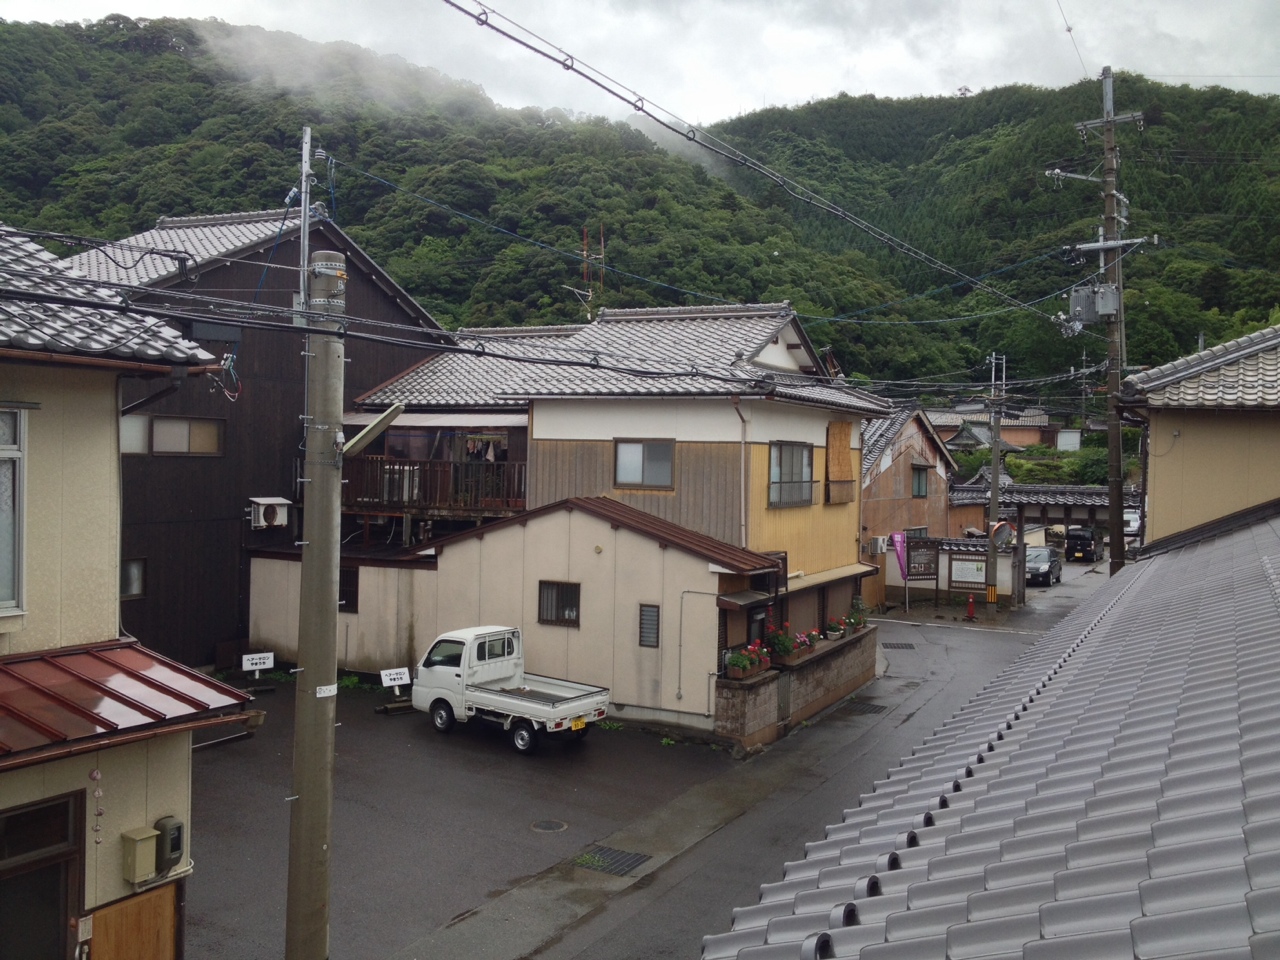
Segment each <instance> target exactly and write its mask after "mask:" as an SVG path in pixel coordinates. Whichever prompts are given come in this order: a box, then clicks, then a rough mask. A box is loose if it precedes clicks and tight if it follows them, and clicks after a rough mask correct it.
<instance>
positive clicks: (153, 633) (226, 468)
mask: <svg viewBox="0 0 1280 960" xmlns="http://www.w3.org/2000/svg"><path fill="white" fill-rule="evenodd" d="M312 249H334V245H333V244H332V243H331V242H330V241H329V239H328V238H326V237H324V236H323V235H322V234H319V233H313V235H312ZM266 259H267V258H266V254H265V253H264V254H258V255H255V256H253V257H251V258H248V259H246V260H244V261H237V262H234V263H231V264H229V265H227V266H223V267H216V268H211V269H208V270H205V271H204V272H202V273H201V274H200V276H199V278H198V279H197V281H196V282H195V283H194V284H178V285H175V287H174V289H181V290H183V291H192V290H194V291H197V292H202V293H208V294H209V295H210V296H216V297H223V298H229V299H237V300H243V301H249V300H253V299H254V296H255V290H257V288H258V283H259V280H261V279H262V276H263V264H264V262H265V261H266ZM272 262H273V263H277V264H286V265H293V264H296V263H297V262H298V243H297V240H296V239H295V240H293V241H291V242H288V243H282V244H281V245H280V247H279V248H278V249H277V250H276V253H275V256H274V257H273V258H272ZM348 268H349V281H348V285H347V312H348V314H349V315H351V316H360V317H365V318H368V319H372V320H380V321H385V322H388V323H396V324H403V325H406V330H405V333H404V334H402V335H401V336H404V337H408V338H415V339H416V338H421V339H422V340H423V341H424V342H425V341H426V339H427V337H426V334H425V332H419V328H418V325H417V320H416V318H414V317H412V316H411V315H410V314H409V313H408V312H407V311H405V310H404V309H402V308H401V307H399V306H397V305H396V304H395V303H394V302H393V301H392V300H391V299H390V298H389V297H388V296H387V295H386V294H385V293H384V292H383V291H382V290H381V289H380V288H379V287H378V286H377V285H376V284H375V283H374V281H373V280H372V279H371V278H370V277H369V276H367V275H366V274H364V273H363V272H362V271H361V270H359V269H358V268H357V267H356V266H355V265H354V263H353V262H352V261H351V260H350V259H348ZM296 289H297V272H296V271H295V270H280V269H270V268H269V269H267V271H266V279H265V280H264V281H263V285H262V289H261V291H260V292H259V293H258V294H257V296H256V302H258V303H263V304H270V305H273V306H285V307H287V306H292V303H293V292H294V290H296ZM148 299H149V301H150V302H152V303H156V302H165V299H166V297H165V291H164V290H158V291H155V292H153V293H152V294H151V295H150V296H149V298H148ZM282 327H283V328H284V329H283V330H282V331H281V332H275V331H272V330H248V329H246V330H244V331H243V335H242V339H241V341H240V343H239V345H238V347H237V348H236V354H237V356H236V369H237V371H238V373H239V376H240V379H241V382H242V384H243V391H242V393H241V395H240V398H239V399H238V400H237V401H235V402H234V403H233V402H231V401H230V400H228V399H227V398H226V397H225V396H224V395H223V393H222V391H221V390H218V389H216V388H213V389H211V387H213V384H212V382H211V381H209V380H207V379H202V380H199V381H193V382H189V383H184V384H183V386H182V388H181V389H180V390H179V391H178V393H176V394H174V395H173V396H171V397H167V398H165V399H164V400H161V401H158V402H156V403H154V404H151V405H150V406H148V407H145V408H143V409H141V410H139V411H138V413H139V414H146V415H153V416H154V415H178V416H192V417H218V418H222V419H225V421H226V433H225V440H224V451H225V454H224V456H221V457H181V456H179V457H173V456H168V457H166V456H143V455H130V456H125V457H124V458H123V461H124V462H123V469H122V481H123V498H124V527H123V531H122V538H123V553H122V555H123V557H124V558H126V559H131V558H139V557H140V558H144V559H145V560H146V561H147V564H146V578H147V582H146V586H145V591H146V593H145V596H143V597H142V598H140V599H136V600H127V601H125V602H123V603H122V604H121V616H122V619H123V623H124V627H125V629H126V630H128V631H129V632H130V633H131V634H133V635H134V636H136V637H138V638H139V639H141V640H142V641H143V642H144V643H146V644H147V645H148V646H149V647H151V648H152V649H154V650H157V651H159V652H160V653H163V654H165V655H166V656H170V657H173V658H175V659H177V660H180V661H182V662H183V663H187V664H191V665H195V666H199V665H203V664H208V663H212V662H213V661H214V648H215V644H217V643H218V642H220V641H224V640H236V639H239V638H241V637H247V636H248V603H249V591H248V572H247V562H246V561H244V560H243V558H242V556H241V547H242V545H245V546H254V547H266V546H274V545H278V544H284V543H292V542H293V540H295V539H297V538H296V537H295V536H294V535H293V532H292V531H290V530H287V529H286V530H265V531H251V530H250V529H249V524H248V521H247V520H246V512H245V511H246V508H247V507H248V501H249V497H263V496H278V497H286V498H288V499H290V500H294V501H295V502H296V500H297V495H296V490H295V485H294V469H295V468H294V459H295V458H296V457H300V456H301V451H300V450H299V444H300V443H301V441H302V429H301V421H300V420H299V419H298V417H299V415H300V414H302V413H303V412H304V399H303V397H304V365H303V360H304V358H303V357H302V356H301V353H302V351H303V349H304V346H303V343H304V340H303V336H302V333H301V330H300V329H298V328H295V327H293V326H292V324H288V323H282ZM188 333H189V331H188ZM201 344H202V346H204V348H205V349H206V350H208V351H209V352H210V353H213V354H214V355H215V356H218V357H221V356H222V355H223V354H224V353H227V352H229V351H230V350H231V349H232V348H233V346H235V345H234V344H233V343H231V342H228V341H218V340H202V341H201ZM346 353H347V356H348V357H349V358H350V360H351V362H350V363H348V364H346V384H345V390H344V397H345V400H346V403H347V405H348V408H349V406H350V404H351V402H352V400H353V399H354V398H355V397H356V396H358V395H359V394H361V393H363V392H365V391H367V390H369V389H371V388H373V387H375V386H377V385H379V384H381V383H383V382H385V381H387V380H389V379H391V378H392V377H393V376H395V375H396V374H398V373H400V372H401V371H403V370H404V369H406V368H408V367H409V366H411V365H412V364H414V363H416V362H417V361H418V360H420V359H421V358H422V357H423V356H424V352H423V350H421V349H417V348H413V347H394V346H386V345H383V344H374V343H368V342H361V341H355V340H349V341H347V349H346ZM163 386H165V381H157V380H145V381H141V380H135V379H125V380H124V381H123V403H125V404H129V403H132V402H133V401H135V400H138V399H141V398H143V397H145V396H148V395H150V394H152V393H155V392H156V391H158V390H160V389H161V388H162V387H163ZM293 519H296V515H294V514H292V512H291V520H293Z"/></svg>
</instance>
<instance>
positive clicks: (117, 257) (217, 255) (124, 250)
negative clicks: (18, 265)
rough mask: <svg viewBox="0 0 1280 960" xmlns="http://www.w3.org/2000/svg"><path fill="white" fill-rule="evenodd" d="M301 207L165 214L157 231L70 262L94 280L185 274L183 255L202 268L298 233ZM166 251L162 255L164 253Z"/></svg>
mask: <svg viewBox="0 0 1280 960" xmlns="http://www.w3.org/2000/svg"><path fill="white" fill-rule="evenodd" d="M301 222H302V221H301V214H300V212H299V211H298V209H297V208H296V207H295V208H292V209H290V210H289V211H285V210H256V211H253V212H250V213H226V214H217V215H214V216H204V217H161V218H160V219H159V220H157V221H156V226H155V228H154V229H152V230H147V231H145V232H143V233H139V234H135V235H134V236H132V237H128V238H126V239H124V240H121V241H119V242H118V243H113V244H111V245H110V247H109V248H97V249H93V250H87V251H85V252H84V253H78V254H76V255H75V256H73V257H68V258H67V260H66V261H65V262H66V263H67V264H69V265H70V266H71V267H72V268H74V269H76V270H79V271H80V272H81V273H83V274H84V275H85V276H87V277H89V278H90V279H91V280H97V281H100V282H105V283H120V284H125V285H128V286H136V287H146V286H151V285H152V284H154V283H157V282H158V281H162V280H167V279H168V278H170V277H175V276H177V275H178V274H179V272H180V269H181V268H180V267H179V261H180V259H181V258H180V257H179V256H177V255H178V254H182V255H185V256H186V257H189V258H190V261H189V262H190V265H191V267H193V268H197V267H199V266H201V265H202V264H208V263H209V262H210V261H212V260H215V259H221V258H224V257H232V256H235V255H236V254H238V253H241V252H243V251H245V250H248V249H251V248H253V247H256V246H259V245H261V244H263V243H268V242H271V241H273V240H275V238H276V237H277V236H279V235H280V232H281V228H282V227H283V230H284V232H285V233H286V234H288V233H289V232H290V231H294V232H296V231H297V229H298V227H299V226H300V224H301ZM161 251H163V253H162V252H161Z"/></svg>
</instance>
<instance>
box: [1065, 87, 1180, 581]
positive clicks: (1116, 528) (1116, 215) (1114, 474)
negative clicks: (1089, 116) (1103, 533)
mask: <svg viewBox="0 0 1280 960" xmlns="http://www.w3.org/2000/svg"><path fill="white" fill-rule="evenodd" d="M1130 122H1133V123H1137V124H1139V127H1141V124H1142V114H1141V113H1126V114H1122V115H1120V116H1116V111H1115V89H1114V83H1113V77H1112V75H1111V68H1110V67H1103V68H1102V119H1100V120H1086V121H1084V122H1083V123H1077V124H1076V130H1078V131H1079V133H1080V136H1081V139H1083V140H1085V141H1086V142H1088V139H1089V134H1090V132H1099V133H1100V134H1101V136H1102V151H1103V156H1102V240H1101V242H1099V243H1087V244H1077V245H1076V246H1075V249H1076V250H1077V251H1085V250H1097V251H1099V254H1100V256H1101V264H1100V266H1101V268H1102V272H1103V275H1104V282H1103V285H1102V286H1101V287H1094V288H1093V290H1092V291H1087V292H1085V291H1082V292H1085V293H1086V294H1087V296H1086V298H1085V299H1084V300H1078V299H1077V297H1076V295H1075V292H1073V295H1072V313H1073V315H1074V314H1075V313H1076V305H1077V303H1085V302H1086V301H1087V305H1088V309H1089V313H1090V314H1091V315H1092V316H1093V317H1095V318H1101V319H1104V320H1105V321H1106V323H1107V527H1108V530H1109V531H1110V533H1111V573H1112V574H1115V573H1118V572H1119V571H1120V569H1121V568H1123V567H1124V536H1123V535H1119V536H1118V535H1117V534H1120V533H1121V531H1122V530H1123V517H1124V449H1123V446H1122V437H1123V434H1122V432H1121V430H1120V408H1119V405H1118V401H1119V399H1120V371H1121V369H1122V367H1123V365H1124V352H1125V351H1124V283H1123V278H1122V275H1121V267H1120V260H1121V257H1122V253H1121V251H1122V249H1123V247H1124V246H1125V243H1126V241H1124V240H1122V239H1121V238H1120V224H1121V222H1122V219H1123V218H1122V216H1121V213H1120V203H1121V202H1122V201H1124V198H1123V197H1122V196H1121V195H1120V193H1119V192H1118V191H1117V190H1116V173H1117V170H1118V169H1119V167H1120V154H1119V150H1118V149H1117V147H1116V124H1117V123H1130ZM1046 172H1047V173H1048V174H1049V175H1050V176H1053V177H1056V178H1058V179H1059V180H1060V179H1061V178H1062V177H1071V178H1073V179H1077V180H1093V179H1095V178H1093V177H1085V176H1080V175H1078V174H1064V173H1062V172H1061V171H1046ZM1124 202H1126V203H1127V201H1124ZM1158 239H1159V238H1156V240H1157V241H1158ZM1136 242H1139V243H1140V242H1142V241H1136Z"/></svg>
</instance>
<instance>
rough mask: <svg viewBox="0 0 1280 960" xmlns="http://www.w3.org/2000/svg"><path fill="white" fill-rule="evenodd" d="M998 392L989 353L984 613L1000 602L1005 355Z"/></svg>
mask: <svg viewBox="0 0 1280 960" xmlns="http://www.w3.org/2000/svg"><path fill="white" fill-rule="evenodd" d="M998 359H999V362H1000V364H1001V370H1000V393H999V396H997V394H996V361H997V357H996V355H995V354H994V353H992V354H991V502H990V506H989V508H988V510H987V577H986V584H987V613H988V614H990V615H992V616H994V615H995V613H996V609H997V607H998V605H999V596H998V593H997V587H998V586H999V577H998V574H999V568H998V566H997V564H998V563H999V562H1000V554H999V549H1000V548H999V544H997V543H996V539H995V529H996V524H997V523H999V522H1000V412H1001V409H1000V408H1001V404H1002V402H1003V400H1004V381H1005V374H1004V366H1003V365H1004V362H1005V358H1004V357H999V358H998Z"/></svg>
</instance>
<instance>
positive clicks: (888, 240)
mask: <svg viewBox="0 0 1280 960" xmlns="http://www.w3.org/2000/svg"><path fill="white" fill-rule="evenodd" d="M443 2H444V3H445V4H446V5H447V6H450V7H452V8H453V9H455V10H457V11H458V12H459V13H462V14H464V15H466V16H468V17H471V18H472V19H474V20H475V22H476V23H477V24H478V25H480V26H482V27H488V28H489V29H490V30H493V31H494V32H495V33H497V34H499V35H500V36H502V37H505V38H506V39H508V40H510V41H511V42H513V43H516V44H518V45H519V46H521V47H524V48H525V49H526V50H529V51H530V52H532V53H535V54H537V55H538V56H540V57H543V58H544V59H546V60H550V61H551V62H553V63H557V64H559V65H560V66H561V67H563V68H564V69H565V70H568V71H569V72H571V73H574V74H577V75H578V76H579V77H582V78H583V79H584V80H586V81H587V82H588V83H591V84H594V85H595V86H597V87H599V88H600V89H601V90H603V91H604V92H605V93H607V94H609V95H610V96H612V97H614V98H616V99H618V100H620V101H622V102H623V103H626V104H628V105H629V106H631V107H632V109H634V110H635V111H636V112H637V113H641V114H643V115H644V116H646V117H648V118H649V119H650V120H652V121H653V122H654V123H656V124H658V125H659V126H661V127H663V128H664V129H666V130H668V131H669V132H671V133H673V134H675V135H677V136H680V137H683V138H684V139H686V140H688V141H689V142H690V143H695V144H697V145H698V146H700V147H702V148H704V149H706V150H708V151H710V152H711V153H714V154H716V155H718V156H720V157H722V158H723V159H725V160H728V161H729V162H730V163H733V164H735V165H737V166H741V167H745V168H747V169H749V170H751V171H753V172H755V173H757V174H760V175H761V176H763V177H765V178H767V179H769V180H771V181H773V182H774V184H775V185H777V186H778V187H779V188H781V189H782V190H783V192H785V193H787V194H788V195H789V196H791V197H793V198H794V199H796V200H799V201H801V202H802V203H807V204H809V205H811V206H813V207H815V208H816V209H819V210H824V211H826V212H827V213H830V214H831V215H833V216H835V217H838V218H839V219H842V220H844V221H846V222H848V223H851V224H853V225H854V226H856V227H857V228H858V229H860V230H862V231H863V232H864V233H866V234H868V235H869V236H871V237H872V238H874V239H876V240H878V241H880V242H881V243H883V244H885V245H886V246H888V247H890V248H892V249H894V250H897V251H898V252H900V253H903V254H905V255H907V256H909V257H913V258H915V259H917V260H920V261H921V262H922V263H926V264H928V265H929V266H932V267H933V268H934V269H936V270H939V271H941V272H943V273H947V274H950V275H951V276H954V277H956V278H958V279H960V280H962V281H964V282H967V283H970V284H972V285H974V286H976V287H979V288H980V289H983V290H986V291H987V292H988V293H991V294H992V295H993V296H996V297H998V298H1000V299H1001V300H1004V301H1005V302H1007V303H1010V304H1012V305H1013V306H1015V307H1018V308H1019V309H1024V310H1029V311H1030V312H1032V313H1038V314H1040V315H1041V316H1043V317H1044V318H1045V319H1047V320H1053V317H1052V316H1051V315H1050V314H1047V313H1044V312H1043V311H1040V310H1036V309H1035V308H1034V307H1029V306H1027V305H1026V304H1024V303H1022V302H1021V301H1019V300H1017V299H1016V298H1014V297H1011V296H1009V295H1008V294H1006V293H1004V291H1002V290H999V289H997V288H995V287H991V286H988V285H987V284H985V283H983V282H982V281H979V280H976V279H974V278H972V277H969V276H967V275H966V274H964V273H963V272H962V271H960V270H958V269H956V268H955V267H952V266H950V265H949V264H947V263H944V262H943V261H942V260H939V259H938V258H937V257H934V256H933V255H932V254H929V253H926V252H924V251H923V250H920V249H918V248H916V247H914V246H912V245H911V244H909V243H907V242H906V241H904V240H900V239H899V238H897V237H895V236H893V235H892V234H890V233H887V232H886V231H884V230H881V229H880V228H879V227H876V226H875V225H873V224H871V223H868V222H867V221H866V220H863V219H861V218H860V217H857V216H855V215H854V214H852V213H849V212H848V211H847V210H844V209H843V208H841V207H839V206H838V205H836V204H834V203H832V202H831V201H829V200H827V199H825V198H824V197H822V196H820V195H819V194H817V193H815V192H814V191H812V190H809V189H808V188H807V187H804V186H802V185H801V184H799V183H797V182H796V181H794V180H791V179H790V178H788V177H786V176H784V175H783V174H780V173H778V172H776V171H774V170H772V169H770V168H769V167H767V166H765V165H764V164H762V163H760V162H759V161H758V160H755V159H754V158H752V157H750V156H748V155H747V154H746V153H743V152H742V151H741V150H738V149H737V148H735V147H733V146H730V145H729V144H727V143H724V142H723V141H721V140H719V139H718V138H716V137H714V136H712V135H710V134H708V133H706V131H703V130H699V129H698V128H696V127H694V126H693V125H692V124H690V123H687V122H686V121H684V120H682V119H681V118H680V117H678V116H677V115H676V114H674V113H672V112H671V111H669V110H667V109H666V108H664V107H660V106H658V105H657V104H652V106H654V107H656V108H657V109H658V110H660V111H662V113H663V114H665V115H666V116H668V117H670V118H671V121H674V123H673V122H669V121H667V120H664V119H663V118H662V117H659V116H657V115H656V114H654V113H653V111H652V110H651V109H650V106H651V104H650V103H648V102H646V100H645V98H644V97H643V96H641V95H640V94H639V93H637V92H636V91H635V90H632V89H630V88H629V87H626V86H624V85H623V84H621V83H619V82H618V81H616V80H614V79H613V78H611V77H609V76H608V75H607V74H605V73H603V72H602V71H600V70H597V69H596V68H595V67H592V66H590V65H589V64H586V63H585V62H582V61H579V60H577V58H575V57H574V56H573V55H572V54H570V53H568V52H567V51H565V50H563V49H561V48H560V47H556V46H554V45H553V44H550V43H549V42H548V41H546V40H544V39H543V38H542V37H539V36H538V35H537V34H535V33H533V32H532V31H530V30H528V29H526V28H525V27H523V26H520V25H519V24H517V23H516V22H515V21H514V20H511V19H510V18H509V17H506V16H504V15H502V14H500V13H499V12H498V11H497V10H495V9H494V8H493V7H491V6H489V5H487V4H484V3H481V2H480V0H471V2H472V3H474V4H475V5H476V6H477V7H479V8H480V12H479V13H475V12H473V11H471V10H468V9H467V8H465V7H463V6H462V5H461V4H459V3H457V2H455V0H443ZM491 17H499V18H501V19H502V20H504V21H505V22H507V23H509V24H511V25H512V27H513V28H515V29H518V30H520V31H521V32H522V33H525V34H527V35H528V36H530V37H533V38H534V39H535V40H537V41H538V42H539V43H541V44H543V45H544V46H548V47H551V49H552V50H554V51H555V53H550V52H548V51H547V50H545V49H540V48H539V47H537V46H536V45H534V44H533V43H530V42H529V41H527V40H523V39H521V38H520V37H517V36H516V35H515V34H513V33H511V32H510V31H508V30H504V29H502V28H501V27H499V26H497V25H496V24H494V23H493V22H491ZM584 68H585V69H584ZM588 71H589V72H588ZM675 124H680V127H677V126H675ZM681 127H683V129H681Z"/></svg>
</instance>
